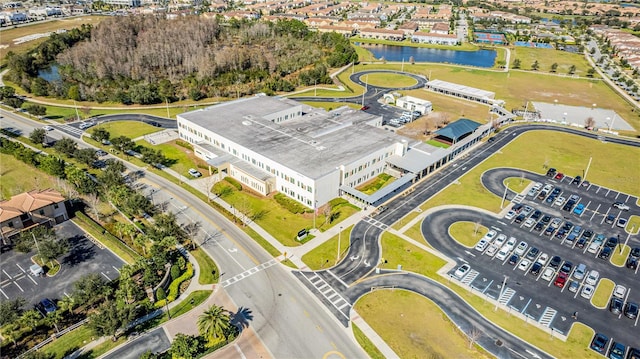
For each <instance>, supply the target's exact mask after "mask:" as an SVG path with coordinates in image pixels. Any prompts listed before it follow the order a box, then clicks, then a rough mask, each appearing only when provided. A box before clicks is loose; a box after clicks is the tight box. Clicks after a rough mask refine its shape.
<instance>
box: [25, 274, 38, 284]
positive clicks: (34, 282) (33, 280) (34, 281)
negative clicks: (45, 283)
mask: <svg viewBox="0 0 640 359" xmlns="http://www.w3.org/2000/svg"><path fill="white" fill-rule="evenodd" d="M27 278H29V279H30V280H31V281H32V282H33V284H35V285H38V282H36V280H35V279H33V278H31V276H27Z"/></svg>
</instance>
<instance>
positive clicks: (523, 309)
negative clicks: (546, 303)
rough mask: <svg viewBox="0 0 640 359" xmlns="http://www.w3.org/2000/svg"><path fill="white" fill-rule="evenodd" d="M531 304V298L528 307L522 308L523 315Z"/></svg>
mask: <svg viewBox="0 0 640 359" xmlns="http://www.w3.org/2000/svg"><path fill="white" fill-rule="evenodd" d="M529 304H531V298H529V301H528V302H527V305H525V306H524V308H522V313H525V312H526V311H527V307H528V306H529Z"/></svg>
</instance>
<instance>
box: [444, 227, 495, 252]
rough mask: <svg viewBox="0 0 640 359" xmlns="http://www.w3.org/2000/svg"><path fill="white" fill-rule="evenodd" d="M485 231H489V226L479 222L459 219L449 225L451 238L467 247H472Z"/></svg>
mask: <svg viewBox="0 0 640 359" xmlns="http://www.w3.org/2000/svg"><path fill="white" fill-rule="evenodd" d="M487 232H489V228H487V227H485V226H483V225H481V224H480V223H473V222H466V221H461V222H455V223H454V224H452V225H451V226H449V235H450V236H451V238H453V239H455V240H456V241H458V243H460V244H461V245H463V246H465V247H468V248H472V247H474V246H475V245H476V243H478V241H479V240H480V239H481V238H482V237H484V235H485V234H487Z"/></svg>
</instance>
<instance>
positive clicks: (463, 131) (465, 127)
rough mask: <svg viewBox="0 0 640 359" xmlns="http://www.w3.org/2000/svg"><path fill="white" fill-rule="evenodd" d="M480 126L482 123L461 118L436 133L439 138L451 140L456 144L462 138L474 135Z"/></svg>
mask: <svg viewBox="0 0 640 359" xmlns="http://www.w3.org/2000/svg"><path fill="white" fill-rule="evenodd" d="M480 126H481V124H480V123H477V122H475V121H471V120H469V119H468V118H461V119H459V120H458V121H455V122H452V123H450V124H448V125H447V126H445V127H444V128H441V129H439V130H438V131H436V132H435V133H436V134H437V135H438V136H442V137H446V138H450V139H451V140H452V141H453V142H456V141H457V140H458V139H459V138H460V137H462V136H464V135H467V134H470V133H472V132H473V131H475V130H476V129H477V128H478V127H480Z"/></svg>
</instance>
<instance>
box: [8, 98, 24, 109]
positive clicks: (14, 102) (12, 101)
mask: <svg viewBox="0 0 640 359" xmlns="http://www.w3.org/2000/svg"><path fill="white" fill-rule="evenodd" d="M23 103H24V101H23V100H22V99H19V98H17V97H9V98H5V99H4V104H5V105H7V106H9V107H13V108H20V107H22V104H23Z"/></svg>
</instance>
